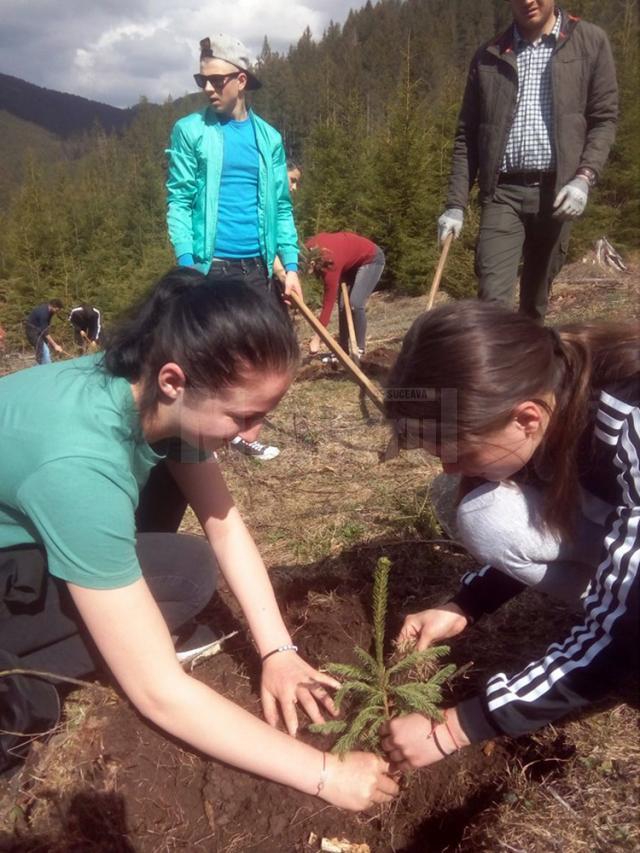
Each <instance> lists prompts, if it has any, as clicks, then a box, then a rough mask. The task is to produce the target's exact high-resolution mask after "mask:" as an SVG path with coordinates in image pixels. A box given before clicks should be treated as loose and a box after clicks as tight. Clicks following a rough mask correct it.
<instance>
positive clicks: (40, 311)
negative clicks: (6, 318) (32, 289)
mask: <svg viewBox="0 0 640 853" xmlns="http://www.w3.org/2000/svg"><path fill="white" fill-rule="evenodd" d="M61 310H62V302H60V300H59V299H50V300H49V301H48V302H43V303H42V304H41V305H36V307H35V308H34V309H33V311H32V312H31V313H30V314H29V316H28V317H27V318H26V320H25V321H24V331H25V334H26V336H27V340H28V341H29V343H30V344H31V346H32V347H34V349H35V354H36V361H37V363H38V364H51V350H50V349H49V347H51V349H53V350H55V352H62V347H61V346H60V344H58V343H56V341H54V339H53V338H52V337H51V335H50V328H49V327H50V326H51V321H52V320H53V318H54V317H55V315H56V314H58V313H59V312H60V311H61Z"/></svg>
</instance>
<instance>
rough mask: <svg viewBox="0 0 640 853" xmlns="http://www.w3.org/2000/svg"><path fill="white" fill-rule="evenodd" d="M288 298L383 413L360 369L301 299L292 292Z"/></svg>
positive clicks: (380, 400) (376, 393) (377, 396)
mask: <svg viewBox="0 0 640 853" xmlns="http://www.w3.org/2000/svg"><path fill="white" fill-rule="evenodd" d="M288 298H289V299H290V300H291V301H292V302H293V304H294V305H295V306H296V308H297V309H298V311H300V313H301V314H302V316H303V317H304V318H305V320H306V321H307V323H309V325H310V326H311V328H312V329H313V331H314V332H315V333H316V334H317V335H318V336H319V337H320V338H321V339H322V340H323V341H324V343H325V344H326V345H327V346H328V347H329V349H330V350H331V352H332V353H334V355H335V356H336V358H337V359H338V361H339V362H340V364H342V366H343V367H345V368H346V369H347V370H348V371H349V373H350V374H351V375H352V376H353V378H354V379H355V381H356V382H357V383H358V385H359V386H360V387H361V388H362V389H363V390H364V392H365V393H366V394H367V395H368V396H369V397H370V399H371V400H372V401H373V402H374V403H375V404H376V406H377V407H378V408H379V409H380V411H381V412H384V399H383V397H382V394H381V393H380V391H379V390H378V389H377V388H376V386H375V385H374V384H373V383H372V382H371V381H370V379H369V377H368V376H365V374H364V373H363V372H362V370H360V368H359V367H358V365H357V364H356V363H355V362H354V361H353V359H351V358H349V356H348V355H347V353H346V352H345V351H344V350H343V349H342V347H341V346H340V344H339V343H338V342H337V341H336V339H335V338H334V337H333V336H332V335H330V334H329V332H328V331H327V330H326V329H325V327H324V326H323V325H322V323H321V322H320V321H319V320H318V318H317V317H316V315H315V314H314V313H313V311H311V310H310V309H309V308H308V307H307V306H306V305H305V303H304V302H303V301H302V299H300V297H299V296H298V295H297V294H296V293H295V292H293V291H292V292H291V293H290V294H289V297H288Z"/></svg>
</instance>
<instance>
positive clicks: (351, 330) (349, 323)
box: [340, 281, 360, 364]
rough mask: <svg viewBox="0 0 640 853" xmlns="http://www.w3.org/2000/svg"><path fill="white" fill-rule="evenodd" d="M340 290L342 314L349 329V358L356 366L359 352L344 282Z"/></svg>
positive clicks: (358, 361) (347, 292)
mask: <svg viewBox="0 0 640 853" xmlns="http://www.w3.org/2000/svg"><path fill="white" fill-rule="evenodd" d="M340 287H341V288H342V303H343V305H344V313H345V315H346V318H347V328H348V329H349V345H350V348H351V358H352V359H353V360H354V361H355V363H356V364H360V351H359V349H358V342H357V341H356V329H355V326H354V325H353V314H352V313H351V302H350V300H349V288H348V287H347V285H346V282H344V281H343V282H342V284H341V285H340Z"/></svg>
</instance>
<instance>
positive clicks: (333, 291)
mask: <svg viewBox="0 0 640 853" xmlns="http://www.w3.org/2000/svg"><path fill="white" fill-rule="evenodd" d="M305 248H306V249H307V251H308V253H309V259H308V263H307V268H308V272H309V273H312V274H313V275H315V276H317V278H319V279H320V280H321V281H322V283H323V285H324V296H323V299H322V310H321V311H320V317H319V319H320V322H321V323H322V325H323V326H328V325H329V321H330V320H331V314H332V312H333V306H334V305H335V303H336V298H339V315H338V324H339V340H340V346H341V347H342V348H343V349H344V350H345V352H349V327H348V325H347V318H346V313H345V307H344V304H343V299H342V293H341V292H340V285H341V283H342V282H343V281H344V282H346V284H347V286H348V289H349V302H350V304H351V310H352V313H353V324H354V326H355V333H356V342H357V345H358V353H357V355H359V356H363V355H364V352H365V347H366V339H367V315H366V312H365V306H366V304H367V300H368V299H369V297H370V296H371V294H372V293H373V291H374V290H375V287H376V285H377V284H378V282H379V281H380V276H381V275H382V271H383V270H384V263H385V258H384V252H383V251H382V249H381V248H380V246H376V244H375V243H372V242H371V240H367V238H366V237H361V236H360V235H359V234H354V233H353V232H352V231H335V232H330V233H326V232H323V233H321V234H316V235H315V236H313V237H310V238H309V239H308V240H307V241H306V243H305ZM319 349H320V338H319V336H318V335H314V336H313V337H312V338H311V340H310V341H309V351H310V352H311V353H316V352H318V350H319Z"/></svg>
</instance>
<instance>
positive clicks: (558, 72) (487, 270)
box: [438, 0, 618, 321]
mask: <svg viewBox="0 0 640 853" xmlns="http://www.w3.org/2000/svg"><path fill="white" fill-rule="evenodd" d="M509 2H510V3H511V7H512V12H513V19H514V20H513V24H512V25H511V26H510V27H509V29H508V30H507V31H506V32H505V33H503V34H502V35H501V36H499V37H498V38H497V39H495V40H494V41H492V42H489V43H488V44H486V45H483V46H482V47H481V48H480V49H479V50H478V52H477V53H476V54H475V56H474V58H473V60H472V62H471V67H470V70H469V76H468V79H467V86H466V90H465V94H464V99H463V103H462V109H461V111H460V117H459V122H458V129H457V133H456V138H455V144H454V152H453V168H452V174H451V181H450V186H449V193H448V196H447V202H446V210H445V211H444V213H443V214H442V216H441V217H440V219H439V220H438V236H439V239H440V241H443V240H444V239H445V237H446V236H447V235H448V234H453V236H454V237H458V236H459V234H460V232H461V230H462V225H463V217H464V208H465V207H466V204H467V201H468V197H469V190H470V189H471V187H472V185H473V183H474V181H475V180H476V178H477V179H478V184H479V188H480V201H481V205H482V216H481V221H480V234H479V238H478V245H477V251H476V273H477V275H478V279H479V296H480V298H481V299H486V300H489V301H495V302H500V303H502V304H510V303H511V301H512V298H513V288H514V284H515V282H516V280H517V277H518V266H519V263H520V260H521V259H523V269H522V276H521V281H520V311H522V312H523V313H525V314H527V315H528V316H530V317H534V318H535V319H538V320H540V321H542V320H543V319H544V316H545V313H546V309H547V301H548V296H549V291H550V288H551V284H552V282H553V279H554V277H555V275H556V274H557V273H558V271H559V270H560V268H561V267H562V264H563V262H564V259H565V257H566V253H567V248H568V243H569V233H570V230H571V222H572V220H573V219H575V218H576V217H578V216H580V215H581V214H582V213H583V212H584V209H585V207H586V204H587V199H588V196H589V190H590V189H591V187H593V186H594V184H595V183H596V181H597V180H598V178H599V177H600V175H601V173H602V170H603V168H604V165H605V163H606V160H607V156H608V154H609V150H610V148H611V145H612V143H613V140H614V136H615V127H616V120H617V113H618V93H617V84H616V73H615V66H614V62H613V56H612V54H611V48H610V46H609V41H608V39H607V36H606V35H605V33H604V32H603V31H602V30H601V29H600V28H599V27H596V26H594V25H593V24H589V23H587V22H585V21H581V20H579V19H578V18H575V17H573V16H571V15H568V14H567V13H566V12H564V11H562V10H560V9H558V8H556V7H555V4H554V0H509Z"/></svg>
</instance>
